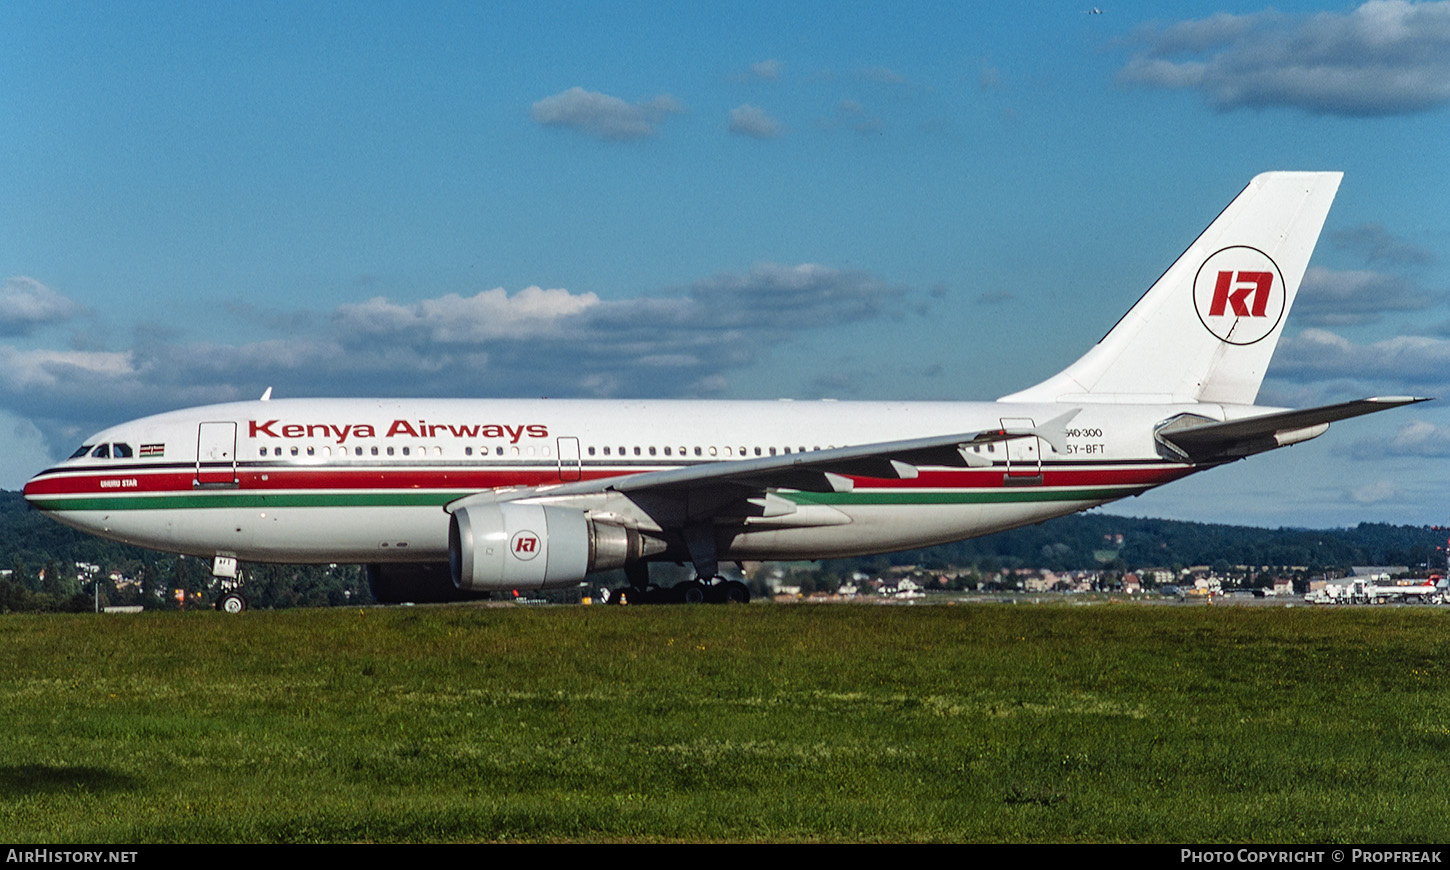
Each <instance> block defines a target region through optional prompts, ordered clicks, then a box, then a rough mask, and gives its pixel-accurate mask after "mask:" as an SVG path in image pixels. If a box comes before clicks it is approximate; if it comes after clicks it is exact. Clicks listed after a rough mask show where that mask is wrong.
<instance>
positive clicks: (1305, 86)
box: [1118, 0, 1450, 116]
mask: <svg viewBox="0 0 1450 870" xmlns="http://www.w3.org/2000/svg"><path fill="white" fill-rule="evenodd" d="M1131 42H1132V43H1133V44H1135V45H1136V46H1137V50H1136V52H1135V54H1134V55H1133V57H1131V58H1130V59H1129V61H1128V63H1127V64H1126V65H1125V66H1124V67H1123V69H1122V70H1120V71H1119V73H1118V81H1119V83H1120V84H1123V85H1128V86H1140V87H1150V88H1163V89H1192V90H1197V91H1199V92H1200V93H1202V95H1203V97H1204V99H1206V100H1207V101H1208V102H1209V104H1210V105H1212V106H1214V107H1215V108H1217V109H1222V110H1229V109H1238V108H1269V107H1292V108H1298V109H1302V110H1305V111H1308V112H1312V113H1315V114H1326V115H1346V116H1381V115H1402V114H1410V113H1414V112H1421V111H1425V110H1427V109H1431V108H1434V107H1436V106H1440V105H1443V104H1444V103H1446V102H1447V101H1450V2H1435V3H1415V2H1408V0H1372V2H1368V3H1364V4H1363V5H1361V6H1359V7H1358V8H1357V9H1354V10H1353V11H1351V12H1348V13H1338V12H1321V13H1316V14H1313V15H1288V14H1281V13H1278V12H1273V11H1269V12H1260V13H1254V14H1251V15H1231V14H1228V13H1219V14H1217V15H1214V16H1213V17H1211V18H1206V19H1201V20H1196V21H1182V22H1177V23H1174V24H1168V25H1163V24H1152V25H1146V26H1144V27H1141V28H1139V29H1138V31H1137V32H1136V33H1135V34H1134V35H1133V37H1132V39H1131Z"/></svg>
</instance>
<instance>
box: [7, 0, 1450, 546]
mask: <svg viewBox="0 0 1450 870" xmlns="http://www.w3.org/2000/svg"><path fill="white" fill-rule="evenodd" d="M1089 8H1091V4H1086V3H1067V2H1036V3H990V4H989V3H960V2H954V3H928V2H923V3H911V4H886V3H840V2H830V3H804V2H802V3H781V4H762V3H755V2H752V3H715V4H711V3H687V4H680V3H621V4H583V3H578V2H571V3H538V2H531V3H514V4H510V3H491V4H480V3H447V2H434V3H424V4H419V3H375V2H347V3H322V2H311V3H290V2H288V3H267V2H250V3H241V4H198V3H145V2H142V3H131V4H115V3H101V2H96V3H67V2H53V0H47V2H26V0H12V2H9V3H6V4H3V5H0V118H3V119H4V120H5V122H6V135H4V136H0V166H3V167H4V171H3V172H0V282H3V284H0V486H4V487H7V488H16V487H18V486H19V485H20V484H21V483H22V482H23V481H24V480H25V479H26V478H27V477H28V476H29V475H30V474H32V473H34V472H35V471H36V470H38V469H39V468H41V467H43V466H44V465H45V464H46V463H47V462H48V461H50V460H51V459H52V458H56V457H59V456H62V455H64V454H65V453H66V452H68V450H69V448H71V447H73V446H74V444H75V443H78V442H79V439H80V438H81V437H83V436H85V435H86V434H88V433H90V432H92V431H94V430H96V429H99V428H101V427H103V426H105V425H108V424H111V423H115V422H118V421H121V420H125V419H130V418H133V417H137V416H141V415H143V414H147V413H152V412H156V411H161V410H166V409H169V408H173V407H181V406H186V405H193V404H203V403H208V402H214V401H226V400H231V399H236V398H251V397H254V396H257V395H260V394H261V392H262V390H264V389H265V388H266V387H268V386H271V387H273V388H274V394H275V395H278V396H284V395H285V396H304V395H340V396H351V395H375V394H390V395H421V396H430V395H468V396H536V395H548V396H620V397H625V396H682V397H698V396H705V397H721V398H762V397H777V396H792V397H802V398H811V397H819V396H834V397H837V398H842V399H857V398H859V399H885V398H912V399H917V398H919V399H990V398H994V397H996V396H998V395H1002V394H1004V393H1007V392H1010V391H1013V390H1015V389H1018V388H1020V387H1023V386H1025V385H1028V384H1031V383H1035V382H1037V381H1038V380H1041V379H1042V378H1044V377H1046V376H1047V375H1050V374H1052V373H1053V372H1055V371H1057V370H1058V369H1060V368H1062V367H1063V366H1064V365H1066V364H1067V363H1069V362H1071V361H1072V360H1073V359H1075V358H1076V357H1077V356H1079V355H1080V354H1081V353H1083V352H1084V351H1085V350H1086V349H1087V348H1088V347H1089V346H1090V345H1091V344H1092V343H1093V342H1095V341H1096V340H1097V339H1098V338H1100V337H1101V336H1102V334H1103V333H1104V332H1105V331H1106V330H1107V329H1108V327H1110V326H1111V325H1112V324H1113V323H1114V322H1115V321H1116V319H1117V318H1118V316H1119V315H1121V314H1122V312H1123V311H1125V310H1126V309H1127V308H1128V306H1130V305H1131V304H1132V302H1133V301H1134V300H1136V299H1137V297H1138V296H1139V295H1140V294H1141V293H1142V291H1143V290H1144V289H1145V288H1146V287H1147V286H1148V284H1150V283H1151V282H1152V281H1153V279H1154V278H1156V277H1157V276H1158V274H1159V273H1161V271H1162V270H1163V269H1164V268H1165V267H1166V266H1167V265H1168V264H1169V263H1170V262H1171V261H1172V260H1173V258H1174V257H1176V256H1177V254H1178V252H1179V251H1181V250H1182V249H1183V248H1184V247H1185V246H1186V245H1187V244H1188V243H1189V242H1191V241H1192V240H1193V238H1194V236H1195V235H1196V234H1197V233H1198V231H1199V230H1201V229H1202V228H1203V227H1204V226H1205V225H1206V224H1207V223H1208V222H1209V221H1210V220H1211V219H1212V218H1213V216H1214V215H1215V214H1217V213H1218V211H1219V210H1220V209H1221V208H1222V207H1223V206H1224V205H1225V204H1227V202H1228V201H1229V200H1230V199H1231V198H1232V197H1233V196H1234V195H1235V194H1236V193H1237V192H1238V191H1239V190H1240V189H1241V188H1242V187H1243V185H1244V184H1245V183H1246V182H1247V181H1248V180H1249V178H1251V177H1252V176H1253V175H1254V174H1256V173H1258V172H1261V171H1264V170H1269V169H1337V170H1342V171H1344V172H1345V180H1344V184H1343V186H1342V187H1341V190H1340V195H1339V198H1338V200H1337V202H1336V205H1335V208H1334V210H1333V211H1332V212H1331V214H1330V218H1329V223H1328V225H1327V226H1326V228H1325V234H1324V236H1323V238H1321V241H1320V245H1319V249H1318V251H1317V252H1316V254H1315V258H1314V261H1313V267H1312V270H1311V273H1310V276H1309V278H1308V280H1307V281H1306V285H1305V288H1304V290H1303V292H1302V293H1301V295H1300V299H1299V302H1298V304H1297V305H1296V307H1295V310H1294V312H1293V313H1292V314H1291V317H1290V321H1289V326H1288V329H1287V331H1286V337H1285V339H1284V341H1283V342H1282V343H1281V345H1280V348H1279V352H1278V355H1277V356H1276V358H1275V362H1274V365H1273V366H1272V367H1271V369H1270V375H1269V378H1268V380H1267V381H1266V383H1265V387H1264V391H1263V393H1262V394H1261V397H1260V398H1261V401H1265V402H1273V403H1279V404H1285V405H1302V404H1308V403H1316V402H1328V401H1336V400H1341V399H1348V398H1356V397H1360V396H1367V395H1376V394H1415V395H1430V396H1445V397H1450V294H1447V293H1446V290H1447V286H1450V284H1447V260H1450V216H1447V208H1446V205H1447V203H1450V172H1447V171H1446V169H1445V165H1446V158H1447V156H1450V108H1447V103H1450V3H1443V2H1442V3H1432V2H1425V3H1407V2H1373V3H1364V4H1330V3H1317V4H1316V3H1278V4H1276V5H1275V6H1273V7H1269V6H1266V5H1261V4H1257V3H1194V2H1186V3H1176V4H1172V5H1164V4H1159V3H1136V2H1133V3H1111V4H1107V5H1102V6H1101V7H1100V8H1101V9H1102V10H1103V11H1102V14H1100V15H1089V14H1086V10H1087V9H1089ZM1441 405H1446V403H1444V402H1441V403H1434V404H1429V405H1422V406H1418V407H1416V408H1413V409H1408V410H1401V411H1397V412H1391V413H1387V414H1385V415H1383V416H1380V417H1374V418H1368V419H1364V420H1356V421H1348V422H1346V423H1343V424H1337V425H1336V426H1335V427H1334V429H1333V431H1331V432H1330V433H1329V434H1328V435H1326V436H1324V437H1323V438H1321V439H1319V440H1317V441H1315V442H1312V443H1309V444H1305V445H1299V446H1296V447H1294V448H1291V449H1289V450H1285V451H1279V452H1278V453H1276V454H1272V455H1269V456H1264V457H1259V458H1257V459H1254V460H1252V461H1251V462H1249V463H1240V464H1238V465H1236V466H1233V467H1231V468H1227V469H1221V470H1218V471H1215V472H1213V473H1212V474H1209V475H1203V476H1200V477H1199V478H1197V479H1194V480H1190V481H1185V482H1183V483H1180V484H1177V485H1175V486H1172V487H1168V488H1166V489H1164V490H1160V491H1158V492H1156V493H1153V494H1150V495H1148V496H1145V497H1143V498H1141V499H1136V500H1131V501H1129V502H1127V503H1124V504H1122V505H1120V506H1118V507H1117V508H1115V510H1118V511H1120V512H1124V513H1132V514H1139V515H1153V516H1167V517H1174V518H1183V519H1200V520H1212V521H1225V522H1242V523H1251V524H1259V525H1296V526H1330V525H1344V524H1352V523H1356V522H1360V521H1383V522H1405V523H1439V522H1443V521H1444V520H1445V519H1446V515H1447V512H1450V507H1447V500H1446V499H1445V498H1444V497H1443V496H1442V495H1441V494H1442V493H1443V492H1444V491H1446V488H1447V487H1446V484H1447V483H1450V474H1447V463H1446V459H1447V457H1450V438H1447V437H1446V436H1447V435H1450V410H1442V409H1441Z"/></svg>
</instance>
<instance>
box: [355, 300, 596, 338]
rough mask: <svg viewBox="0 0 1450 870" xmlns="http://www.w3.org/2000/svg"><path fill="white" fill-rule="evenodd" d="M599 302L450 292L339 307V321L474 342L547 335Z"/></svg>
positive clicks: (368, 329)
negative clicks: (407, 302)
mask: <svg viewBox="0 0 1450 870" xmlns="http://www.w3.org/2000/svg"><path fill="white" fill-rule="evenodd" d="M598 304H599V297H598V296H596V295H594V294H593V293H583V294H580V295H577V296H576V295H574V294H572V293H570V292H569V291H568V290H563V289H554V290H544V289H542V288H539V287H526V288H524V289H523V290H520V291H519V292H518V293H516V294H515V295H513V296H509V295H508V292H507V291H506V290H504V289H503V288H502V287H496V288H494V289H492V290H485V291H483V292H481V293H478V294H476V295H474V296H472V297H468V298H464V297H462V296H459V295H458V294H456V293H450V294H448V295H447V296H442V297H439V298H437V299H424V300H423V301H421V302H416V303H413V304H411V305H398V304H396V303H392V302H389V301H388V300H386V299H384V298H382V297H376V298H374V299H369V300H368V301H366V302H362V303H359V304H356V305H342V306H339V307H338V310H337V314H336V317H337V320H338V322H339V323H340V324H341V325H342V326H343V327H344V328H345V329H347V330H349V331H351V332H353V333H355V334H358V335H383V334H390V335H396V334H398V333H401V332H405V331H412V330H421V331H422V332H423V334H425V335H426V337H427V338H428V340H430V341H436V342H448V343H456V342H470V341H472V342H476V341H487V340H489V339H497V338H506V337H511V336H516V335H519V334H521V333H529V334H532V335H535V336H539V335H542V334H551V333H552V332H553V331H554V327H555V325H556V324H557V323H558V322H559V321H560V320H561V319H563V318H567V317H570V316H573V315H576V314H579V313H580V312H582V311H584V310H585V309H588V308H591V307H593V306H595V305H598Z"/></svg>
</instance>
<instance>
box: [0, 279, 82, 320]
mask: <svg viewBox="0 0 1450 870" xmlns="http://www.w3.org/2000/svg"><path fill="white" fill-rule="evenodd" d="M80 313H81V307H80V306H79V305H77V304H76V303H75V302H72V301H71V300H69V299H67V298H66V297H64V296H62V295H60V294H59V293H57V292H55V291H54V290H52V289H50V288H49V287H47V286H45V285H44V284H42V283H40V282H39V281H37V280H35V279H34V278H27V277H25V276H24V275H17V276H15V277H13V278H6V279H5V283H4V284H3V285H0V335H27V334H29V333H30V332H31V331H32V330H34V329H35V328H36V327H38V326H46V325H49V324H53V323H61V322H64V321H66V320H69V319H71V318H72V317H75V316H76V315H77V314H80Z"/></svg>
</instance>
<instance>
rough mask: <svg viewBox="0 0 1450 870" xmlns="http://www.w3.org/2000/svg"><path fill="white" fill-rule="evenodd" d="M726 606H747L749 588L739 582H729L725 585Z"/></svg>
mask: <svg viewBox="0 0 1450 870" xmlns="http://www.w3.org/2000/svg"><path fill="white" fill-rule="evenodd" d="M725 603H726V604H749V603H750V587H748V586H746V585H745V584H744V583H741V582H740V581H739V580H730V581H727V582H726V583H725Z"/></svg>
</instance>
